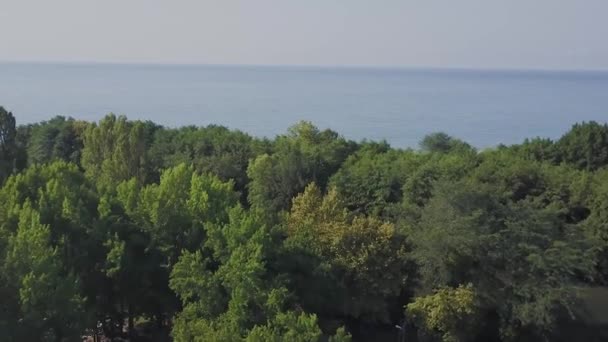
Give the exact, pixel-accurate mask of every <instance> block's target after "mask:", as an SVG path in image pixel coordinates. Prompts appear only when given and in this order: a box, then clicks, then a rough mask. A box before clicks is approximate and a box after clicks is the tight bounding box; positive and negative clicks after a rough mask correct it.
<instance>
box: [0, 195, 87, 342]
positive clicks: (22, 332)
mask: <svg viewBox="0 0 608 342" xmlns="http://www.w3.org/2000/svg"><path fill="white" fill-rule="evenodd" d="M2 270H3V271H4V272H7V273H6V274H7V275H8V274H10V275H11V276H10V278H8V279H7V280H8V283H9V284H10V285H9V286H10V287H9V288H12V289H14V291H16V293H12V296H14V297H13V298H18V303H19V306H18V311H16V312H12V313H11V314H12V315H13V317H12V319H14V320H15V322H14V323H13V324H14V332H13V333H14V337H15V338H23V339H32V340H40V341H54V340H56V339H61V338H75V337H78V336H79V335H80V333H81V331H82V330H83V329H84V327H85V326H86V324H87V323H88V322H87V321H86V316H84V315H83V314H84V299H83V298H82V297H81V296H80V289H79V284H78V281H77V278H76V277H75V276H74V275H73V274H71V273H69V272H68V271H66V270H65V269H64V267H63V265H62V263H61V259H60V257H59V255H58V252H57V249H56V248H55V247H53V246H52V245H51V236H50V231H49V228H48V226H45V225H42V224H40V215H39V214H38V213H37V212H36V211H35V210H33V209H32V208H31V206H30V204H29V203H26V204H25V205H24V207H23V208H22V209H21V211H20V216H19V227H18V229H17V231H16V233H15V234H14V235H13V236H11V237H10V239H9V242H8V246H7V254H6V259H5V260H4V263H3V267H2ZM27 336H29V337H27Z"/></svg>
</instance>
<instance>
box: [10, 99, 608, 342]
mask: <svg viewBox="0 0 608 342" xmlns="http://www.w3.org/2000/svg"><path fill="white" fill-rule="evenodd" d="M606 127H607V126H606V125H603V124H599V123H595V122H590V123H582V124H577V125H575V126H574V127H573V128H572V129H571V130H570V131H569V132H567V133H566V134H565V135H564V136H563V137H562V138H561V139H558V140H557V141H555V142H553V141H552V140H549V139H543V138H535V139H532V140H526V141H524V142H523V143H522V144H516V145H511V146H498V147H497V148H496V149H487V150H484V151H481V152H478V151H476V150H475V149H474V148H473V147H471V146H470V145H468V144H466V143H465V142H463V141H461V140H459V139H456V138H453V137H450V136H448V135H447V134H444V133H435V134H431V135H429V136H427V137H426V138H425V139H423V141H422V142H421V147H422V149H421V150H419V151H417V150H400V149H394V148H391V147H390V146H389V145H388V144H387V143H386V142H368V141H364V142H360V143H356V142H352V141H348V140H346V139H344V138H342V137H341V136H339V135H338V134H337V133H336V132H334V131H331V130H320V129H318V128H317V127H315V126H313V125H312V124H311V123H308V122H301V123H299V124H296V125H295V126H293V127H292V128H290V129H289V131H288V132H287V134H285V135H281V136H278V137H276V138H274V139H271V140H270V139H258V138H255V137H251V136H249V135H247V134H245V133H243V132H240V131H233V130H229V129H227V128H225V127H220V126H213V125H212V126H207V127H192V126H188V127H181V128H165V127H162V126H159V125H157V124H154V123H152V122H142V121H129V120H128V119H127V118H126V117H123V116H120V117H117V116H114V115H108V116H107V117H105V118H103V119H102V120H101V121H99V122H98V123H88V122H83V121H76V120H73V119H70V118H63V117H55V118H53V119H51V120H49V121H46V122H42V123H37V124H31V125H22V126H16V123H15V119H14V116H13V115H12V114H11V113H9V112H7V111H6V110H4V109H0V138H1V140H0V183H1V184H0V185H1V188H0V198H1V199H2V200H0V296H1V297H2V298H3V300H1V301H0V331H2V333H3V335H2V338H3V340H7V341H47V340H48V341H71V340H76V339H79V338H80V336H81V335H85V334H88V335H91V334H94V333H98V334H103V335H104V337H105V338H108V339H115V340H118V339H123V340H127V339H129V340H136V339H137V338H142V336H138V335H141V334H142V330H145V328H144V326H146V327H147V329H149V330H151V331H152V333H153V334H155V335H158V336H162V335H163V334H164V335H165V336H167V335H168V334H169V333H170V334H171V336H172V337H173V339H175V340H176V341H284V340H289V341H334V342H338V341H350V339H351V334H352V339H353V340H355V341H359V340H383V339H387V338H389V339H392V338H393V337H394V334H396V331H395V328H394V326H395V324H399V326H400V327H403V328H402V329H404V330H407V331H408V334H409V332H413V331H416V330H417V331H418V332H419V336H418V337H419V338H420V340H425V339H428V340H437V339H443V340H451V341H465V340H466V341H468V340H471V341H509V340H511V341H513V340H518V341H537V340H558V339H559V337H561V336H566V335H564V332H567V330H568V329H569V327H571V326H572V325H576V324H582V323H583V320H582V318H581V317H582V316H581V315H582V312H585V306H584V305H585V302H581V301H580V300H579V292H585V291H587V290H588V289H589V288H598V287H602V286H606V285H608V195H607V194H608V188H607V184H608V171H606V165H607V160H608V159H607V157H606V155H607V153H608V152H606V151H608V140H607V138H606V137H607V136H608V134H607V133H606V132H607V131H608V130H607V128H606ZM587 292H588V291H587ZM404 307H405V308H406V309H405V312H404V310H403V309H404ZM404 321H405V322H407V324H409V325H407V326H406V325H402V324H403V322H404ZM144 322H145V323H144ZM406 327H407V329H405V328H406ZM410 328H412V329H410ZM584 329H586V330H587V331H588V332H589V335H593V334H595V333H596V332H597V330H595V327H593V326H584ZM404 330H402V331H404ZM158 336H156V337H158ZM387 336H389V337H387ZM408 338H414V336H408Z"/></svg>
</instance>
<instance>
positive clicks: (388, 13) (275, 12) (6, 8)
mask: <svg viewBox="0 0 608 342" xmlns="http://www.w3.org/2000/svg"><path fill="white" fill-rule="evenodd" d="M0 61H95V62H127V63H131V62H146V63H210V64H300V65H302V64H303V65H371V66H430V67H477V68H549V69H561V68H567V69H581V68H584V69H599V68H601V69H607V68H608V0H451V1H450V0H416V1H414V0H400V1H399V0H272V1H271V0H215V1H211V0H36V1H34V0H0Z"/></svg>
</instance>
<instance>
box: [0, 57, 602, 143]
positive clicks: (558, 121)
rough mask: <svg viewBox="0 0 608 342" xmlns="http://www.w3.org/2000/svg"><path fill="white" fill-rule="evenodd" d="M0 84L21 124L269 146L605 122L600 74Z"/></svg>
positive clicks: (522, 134) (66, 70)
mask: <svg viewBox="0 0 608 342" xmlns="http://www.w3.org/2000/svg"><path fill="white" fill-rule="evenodd" d="M0 80H1V82H0V105H2V106H4V107H6V108H7V109H8V110H10V111H12V112H13V113H14V114H15V116H16V118H17V120H18V123H20V124H23V123H32V122H37V121H41V120H48V119H50V118H51V117H53V116H55V115H64V116H72V117H74V118H77V119H85V120H98V119H100V118H102V117H103V116H104V115H105V114H108V113H110V112H113V113H116V114H125V115H127V116H128V117H129V118H130V119H143V120H152V121H154V122H157V123H160V124H164V125H168V126H183V125H207V124H219V125H225V126H227V127H229V128H235V129H240V130H243V131H245V132H247V133H250V134H252V135H256V136H268V137H273V136H275V135H277V134H283V133H285V132H286V130H287V128H288V127H289V126H290V125H292V124H294V123H296V122H298V121H300V120H309V121H312V122H313V123H314V124H316V125H317V126H319V127H320V128H331V129H334V130H336V131H338V132H339V133H340V134H342V135H344V136H345V137H347V138H350V139H355V140H360V139H364V138H367V139H371V140H381V139H386V140H387V141H388V142H389V143H391V144H392V145H393V146H397V147H416V146H417V144H418V141H420V139H421V138H422V137H423V136H424V135H425V134H427V133H430V132H436V131H445V132H447V133H449V134H451V135H453V136H456V137H458V138H461V139H463V140H465V141H467V142H469V143H471V144H473V145H475V146H477V147H480V148H484V147H491V146H495V145H497V144H499V143H505V144H511V143H519V142H521V141H522V140H523V139H524V138H526V137H535V136H541V137H549V138H558V137H559V136H560V135H561V134H563V133H564V132H565V131H566V130H568V129H569V128H570V126H571V125H572V124H573V123H575V122H580V121H589V120H596V121H600V122H606V121H607V120H608V72H592V71H584V72H583V71H580V72H572V71H568V72H566V71H478V70H423V69H373V68H329V67H257V66H199V65H197V66H186V65H183V66H178V65H111V64H24V63H5V64H0Z"/></svg>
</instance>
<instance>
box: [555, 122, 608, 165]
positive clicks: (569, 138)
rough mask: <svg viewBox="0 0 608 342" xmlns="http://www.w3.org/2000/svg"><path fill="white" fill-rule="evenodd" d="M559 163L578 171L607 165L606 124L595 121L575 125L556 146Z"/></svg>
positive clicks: (607, 136) (607, 127)
mask: <svg viewBox="0 0 608 342" xmlns="http://www.w3.org/2000/svg"><path fill="white" fill-rule="evenodd" d="M556 148H557V151H558V155H559V158H560V160H561V161H564V162H566V163H570V164H573V165H575V166H576V167H578V168H580V169H587V170H596V169H598V168H600V167H603V166H605V165H608V124H603V125H601V124H599V123H597V122H595V121H591V122H583V123H581V124H575V125H574V126H572V128H571V129H570V131H569V132H568V133H566V134H564V136H562V137H561V138H560V139H559V140H558V141H557V144H556Z"/></svg>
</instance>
